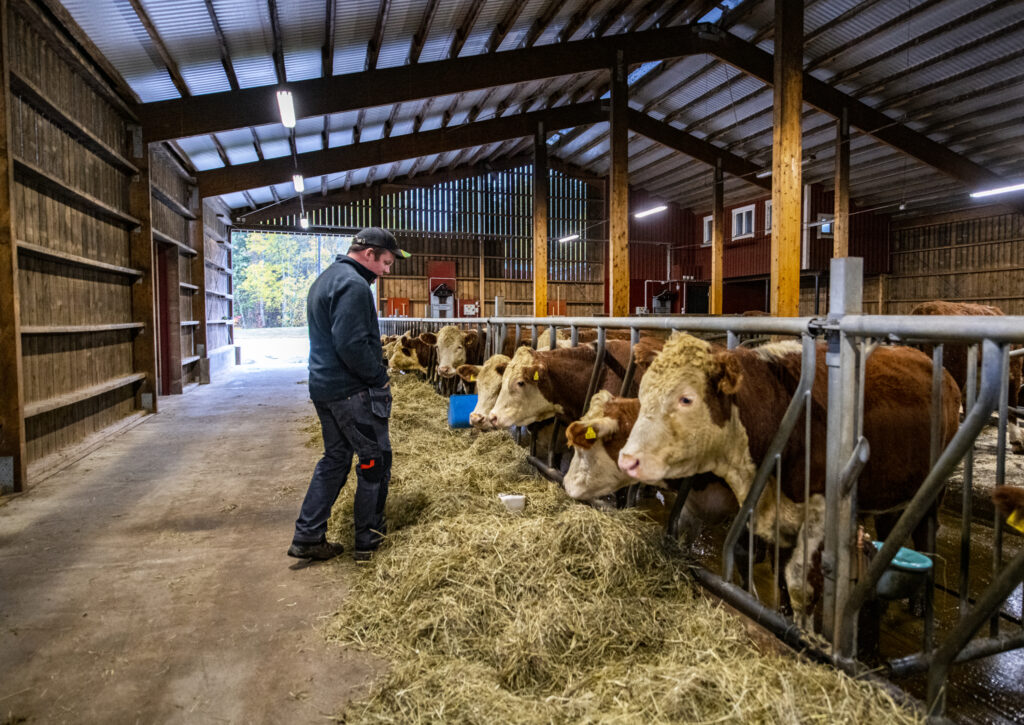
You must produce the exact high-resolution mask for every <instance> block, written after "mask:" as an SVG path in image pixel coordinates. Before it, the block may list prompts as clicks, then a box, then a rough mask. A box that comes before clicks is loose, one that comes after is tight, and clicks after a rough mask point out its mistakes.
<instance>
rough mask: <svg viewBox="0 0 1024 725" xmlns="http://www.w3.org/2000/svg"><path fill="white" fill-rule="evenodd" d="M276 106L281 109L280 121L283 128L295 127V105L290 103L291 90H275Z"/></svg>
mask: <svg viewBox="0 0 1024 725" xmlns="http://www.w3.org/2000/svg"><path fill="white" fill-rule="evenodd" d="M277 107H278V109H279V110H280V111H281V123H283V124H284V127H285V128H295V106H293V105H292V92H291V91H278V92H277Z"/></svg>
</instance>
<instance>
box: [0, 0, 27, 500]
mask: <svg viewBox="0 0 1024 725" xmlns="http://www.w3.org/2000/svg"><path fill="white" fill-rule="evenodd" d="M9 19H10V15H9V14H8V8H7V0H0V381H2V383H0V493H11V492H14V491H22V490H24V488H25V486H26V485H27V484H28V481H27V478H28V475H27V474H28V471H27V461H26V453H25V421H24V418H23V415H24V410H25V408H24V387H23V386H24V379H23V370H22V359H21V329H20V325H21V311H20V305H19V299H18V289H19V288H18V250H17V246H16V244H15V241H14V225H15V218H16V213H17V207H16V206H15V203H14V168H13V164H12V162H11V157H10V148H11V108H10V99H11V94H10V87H9V80H8V78H9V75H10V74H9V72H8V71H9V68H10V64H9V61H8V53H9V52H10V47H11V46H10V42H9V39H8V36H7V33H8V25H9Z"/></svg>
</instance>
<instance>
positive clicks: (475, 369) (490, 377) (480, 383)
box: [456, 355, 509, 430]
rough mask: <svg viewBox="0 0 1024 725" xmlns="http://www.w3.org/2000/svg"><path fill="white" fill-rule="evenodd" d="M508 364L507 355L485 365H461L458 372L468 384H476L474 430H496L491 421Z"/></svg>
mask: <svg viewBox="0 0 1024 725" xmlns="http://www.w3.org/2000/svg"><path fill="white" fill-rule="evenodd" d="M508 363H509V357H508V356H507V355H492V356H491V357H489V358H488V359H487V361H486V362H484V364H483V365H460V366H459V368H458V370H457V371H456V372H457V373H458V376H459V377H460V378H462V379H463V380H465V381H466V382H467V383H476V407H475V408H473V412H472V413H470V414H469V424H470V425H471V426H473V427H474V428H479V429H480V430H493V429H494V426H493V425H491V421H490V415H491V408H493V407H494V401H495V400H497V399H498V390H499V389H500V388H501V377H502V375H504V374H505V368H506V367H507V366H508Z"/></svg>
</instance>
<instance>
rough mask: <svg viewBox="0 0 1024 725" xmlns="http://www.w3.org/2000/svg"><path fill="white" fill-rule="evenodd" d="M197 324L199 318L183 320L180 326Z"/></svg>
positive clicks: (194, 325)
mask: <svg viewBox="0 0 1024 725" xmlns="http://www.w3.org/2000/svg"><path fill="white" fill-rule="evenodd" d="M198 324H199V320H185V321H183V322H182V323H181V326H182V327H196V326H197V325H198Z"/></svg>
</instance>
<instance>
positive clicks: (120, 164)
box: [11, 71, 138, 174]
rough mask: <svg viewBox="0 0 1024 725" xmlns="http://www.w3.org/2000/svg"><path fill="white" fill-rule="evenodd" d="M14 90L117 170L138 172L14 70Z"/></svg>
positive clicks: (127, 172) (132, 165)
mask: <svg viewBox="0 0 1024 725" xmlns="http://www.w3.org/2000/svg"><path fill="white" fill-rule="evenodd" d="M11 90H12V91H13V92H14V93H15V94H16V95H18V96H20V97H21V98H22V99H24V100H25V101H26V102H27V103H28V104H29V105H31V106H32V107H34V108H35V109H36V110H38V111H40V112H41V113H42V114H43V115H45V116H46V117H47V118H48V119H50V120H51V121H53V123H55V124H56V125H58V126H59V127H60V128H61V129H63V130H64V131H65V132H66V133H67V134H68V135H69V136H71V137H72V138H74V139H76V140H77V141H78V142H79V143H81V144H82V146H84V147H85V148H87V149H89V150H90V151H92V152H93V153H94V154H96V155H97V156H98V157H99V158H101V159H103V160H104V161H106V162H107V163H108V164H110V165H111V166H113V167H114V168H116V169H118V170H120V171H122V172H124V173H126V174H135V173H137V172H138V169H137V168H135V164H133V163H132V162H131V161H129V160H128V159H126V158H125V157H124V156H122V155H121V154H120V153H119V152H118V151H117V150H116V149H113V148H111V147H110V146H108V145H107V143H106V142H105V141H103V139H101V138H100V137H99V136H97V135H96V134H94V133H93V132H92V131H91V130H89V129H88V128H86V127H85V126H83V125H82V124H81V123H79V122H78V121H77V120H76V119H75V118H74V117H72V116H71V114H69V113H67V112H65V111H64V109H62V108H61V107H60V106H58V105H57V103H56V102H55V101H52V100H51V99H50V98H49V97H48V96H47V95H46V94H45V93H44V92H43V91H42V90H41V89H39V88H38V87H37V86H36V85H35V84H34V83H33V82H32V81H30V80H29V79H28V78H25V77H24V76H22V75H19V74H18V73H17V72H15V71H11Z"/></svg>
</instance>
